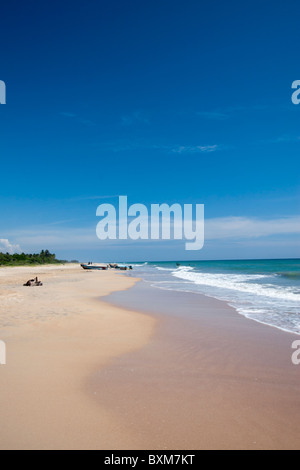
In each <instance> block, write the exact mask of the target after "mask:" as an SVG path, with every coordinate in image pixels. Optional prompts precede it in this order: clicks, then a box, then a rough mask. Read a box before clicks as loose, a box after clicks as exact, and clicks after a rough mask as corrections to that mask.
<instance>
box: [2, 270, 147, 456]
mask: <svg viewBox="0 0 300 470" xmlns="http://www.w3.org/2000/svg"><path fill="white" fill-rule="evenodd" d="M35 276H39V278H40V279H41V280H42V281H43V282H44V286H43V287H23V286H22V283H24V282H26V281H27V280H28V279H30V278H33V277H35ZM134 283H135V280H134V279H132V278H128V277H126V276H123V275H119V274H116V273H114V272H107V271H106V272H100V271H97V272H85V271H83V270H81V268H80V267H79V266H65V267H39V268H36V269H33V268H27V267H26V268H3V269H1V270H0V339H1V340H3V341H5V342H6V346H7V364H6V365H5V366H0V390H1V392H0V397H1V399H0V419H1V427H0V448H1V449H103V448H108V447H109V445H110V443H111V441H112V439H113V440H114V441H115V442H118V443H120V445H121V446H125V447H126V446H129V445H130V443H131V442H132V440H131V436H130V434H124V433H123V432H122V433H120V432H119V430H118V422H117V420H116V421H115V420H114V418H113V417H112V416H111V414H109V413H108V412H106V410H105V409H104V408H103V407H101V406H98V404H97V403H95V402H94V401H93V400H91V399H90V397H89V396H88V394H86V393H85V390H84V386H83V384H84V379H85V378H86V377H88V376H89V374H91V373H92V372H94V370H95V369H96V368H99V367H101V366H102V365H104V364H108V363H109V361H111V360H112V358H114V357H116V356H118V355H121V354H124V353H125V352H129V351H133V350H135V349H138V348H140V347H141V346H142V345H144V344H145V343H147V341H149V338H150V336H151V333H152V331H153V328H154V325H155V321H154V320H153V319H152V318H150V317H148V316H146V315H143V314H141V315H139V314H137V313H133V312H129V311H125V310H122V309H120V308H117V307H112V306H109V305H108V304H106V303H103V302H101V301H100V300H99V297H100V296H103V295H107V294H109V293H110V292H112V291H113V290H115V289H118V290H122V289H128V288H130V287H131V286H132V285H133V284H134Z"/></svg>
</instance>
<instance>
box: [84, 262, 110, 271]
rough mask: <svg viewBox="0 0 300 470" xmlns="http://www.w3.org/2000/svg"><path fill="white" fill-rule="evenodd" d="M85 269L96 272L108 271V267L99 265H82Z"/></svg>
mask: <svg viewBox="0 0 300 470" xmlns="http://www.w3.org/2000/svg"><path fill="white" fill-rule="evenodd" d="M81 267H82V268H83V269H87V270H94V271H105V270H106V269H107V266H106V265H97V264H91V263H90V264H81Z"/></svg>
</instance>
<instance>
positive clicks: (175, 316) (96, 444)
mask: <svg viewBox="0 0 300 470" xmlns="http://www.w3.org/2000/svg"><path fill="white" fill-rule="evenodd" d="M34 276H39V278H40V279H41V280H42V281H43V282H44V286H43V287H41V288H40V287H36V288H25V287H23V286H22V283H23V282H25V281H26V280H27V279H29V278H30V277H34ZM125 291H126V292H125ZM100 297H105V298H104V299H103V298H102V299H101V298H100ZM183 313H186V315H185V316H183V315H182V314H183ZM0 325H1V326H0V339H1V340H3V341H5V342H6V345H7V365H5V366H1V367H0V387H1V400H0V419H1V424H2V426H1V431H0V448H1V449H120V450H124V449H170V450H174V449H297V448H299V447H300V429H299V428H300V426H299V410H300V393H299V392H300V381H299V371H300V369H299V368H297V367H296V366H293V365H292V363H291V343H292V341H293V340H294V339H297V336H295V335H293V334H288V333H284V332H282V331H279V330H276V329H275V328H271V327H267V326H264V325H260V324H258V323H256V322H253V321H250V320H247V319H245V318H244V317H242V316H240V315H238V314H237V312H236V311H235V310H234V309H233V308H231V307H229V306H228V305H227V304H226V303H224V302H221V301H218V300H215V299H212V298H208V297H205V296H201V295H196V294H189V293H183V292H181V293H179V292H178V293H176V292H172V293H168V292H164V291H159V290H157V289H156V290H155V296H154V295H153V292H152V291H151V290H150V288H149V287H147V286H145V285H144V283H143V282H141V283H137V279H135V278H134V277H129V276H126V275H123V274H119V273H116V272H113V271H105V272H84V271H83V270H81V269H80V268H79V266H76V265H69V266H61V267H59V266H56V267H39V268H34V269H33V268H27V267H26V268H4V269H1V270H0Z"/></svg>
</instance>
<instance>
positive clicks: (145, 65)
mask: <svg viewBox="0 0 300 470" xmlns="http://www.w3.org/2000/svg"><path fill="white" fill-rule="evenodd" d="M299 13H300V5H299V2H298V1H291V0H288V1H285V2H283V1H280V2H279V1H272V2H271V1H259V2H258V1H251V2H249V1H246V2H240V1H228V2H223V1H210V2H204V1H200V0H197V1H193V0H185V1H181V0H180V1H176V0H172V1H169V0H160V1H156V0H152V1H151V2H150V1H143V2H141V1H127V2H124V1H121V0H118V1H116V0H111V1H109V2H104V1H102V0H100V1H99V0H98V1H94V0H92V1H86V2H83V1H74V0H73V1H72V2H71V1H69V0H66V1H64V2H58V1H51V2H49V1H44V2H39V1H27V2H22V4H21V3H20V2H17V1H14V0H13V1H10V2H7V3H6V4H5V5H2V6H1V17H2V18H3V19H4V21H3V23H2V25H1V31H0V38H1V46H2V47H1V66H0V80H4V81H5V83H6V86H7V104H6V105H1V106H0V123H1V127H0V155H1V189H0V193H1V197H0V208H1V209H0V210H1V220H0V240H2V241H0V249H2V250H5V251H6V250H7V249H8V250H10V251H13V250H14V249H21V250H24V251H26V252H32V251H39V250H41V249H49V250H51V251H54V252H56V253H57V255H58V256H59V257H63V258H66V259H73V258H77V259H80V260H88V259H91V260H107V261H108V260H112V259H113V260H144V259H145V260H159V259H162V260H164V259H165V260H169V259H195V258H197V259H216V258H217V259H218V258H222V259H228V258H264V257H267V258H269V257H299V256H300V242H299V235H300V233H299V232H300V223H299V220H300V219H299V215H300V210H299V200H300V191H299V169H300V168H299V167H300V164H299V150H300V105H299V106H295V105H293V104H292V101H291V96H292V89H291V86H292V83H293V81H294V80H299V79H300V71H299V61H298V44H299ZM118 195H127V196H128V201H129V203H130V204H133V203H144V204H146V205H147V206H149V205H150V204H151V203H164V202H165V203H169V204H171V203H174V202H178V203H182V204H183V203H204V204H205V213H206V226H207V231H206V232H207V234H206V243H205V247H204V249H203V250H201V251H199V252H190V253H189V252H185V251H184V243H182V242H181V243H179V242H175V241H171V242H154V241H153V242H151V241H148V242H147V243H146V242H142V241H140V242H134V243H133V242H128V243H127V242H123V243H121V242H118V241H116V242H107V243H105V242H100V241H99V240H98V239H97V238H96V224H97V222H98V220H97V218H96V208H97V206H98V205H99V204H101V203H103V202H110V203H112V204H116V203H117V196H118ZM245 227H246V229H245Z"/></svg>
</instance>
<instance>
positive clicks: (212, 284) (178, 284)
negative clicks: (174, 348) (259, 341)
mask: <svg viewBox="0 0 300 470" xmlns="http://www.w3.org/2000/svg"><path fill="white" fill-rule="evenodd" d="M134 270H135V271H136V272H137V274H138V275H139V276H140V277H142V278H143V279H144V280H145V281H146V282H149V283H151V285H152V286H153V287H156V288H159V289H166V290H176V291H185V292H195V293H200V294H205V295H207V296H210V297H214V298H217V299H220V300H224V301H226V302H227V303H229V304H230V305H231V306H233V307H234V308H235V309H236V310H237V311H238V312H239V313H240V314H242V315H244V316H246V317H248V318H250V319H252V320H256V321H258V322H261V323H265V324H267V325H271V326H273V327H276V328H280V329H282V330H285V331H289V332H293V333H297V334H300V259H288V260H284V259H279V260H239V261H188V262H187V261H174V262H151V263H136V264H134Z"/></svg>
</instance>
